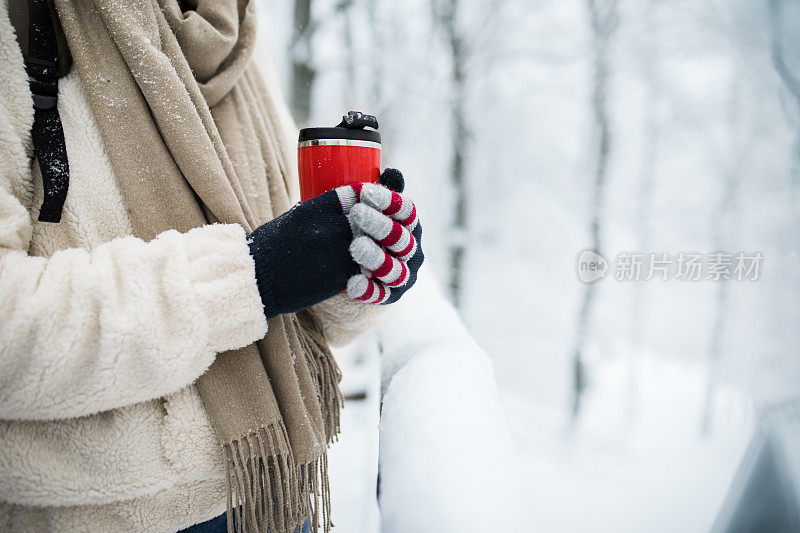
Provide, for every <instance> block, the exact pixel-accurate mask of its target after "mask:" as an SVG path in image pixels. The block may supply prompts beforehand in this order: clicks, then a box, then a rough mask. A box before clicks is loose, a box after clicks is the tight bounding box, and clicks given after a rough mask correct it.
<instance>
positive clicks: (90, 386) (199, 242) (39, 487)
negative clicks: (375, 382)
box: [0, 2, 376, 531]
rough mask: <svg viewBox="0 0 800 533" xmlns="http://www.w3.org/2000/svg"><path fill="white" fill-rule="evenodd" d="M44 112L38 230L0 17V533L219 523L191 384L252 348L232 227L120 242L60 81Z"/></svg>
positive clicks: (366, 320)
mask: <svg viewBox="0 0 800 533" xmlns="http://www.w3.org/2000/svg"><path fill="white" fill-rule="evenodd" d="M272 80H273V83H274V78H273V79H272ZM58 105H59V113H60V115H61V119H62V123H63V127H64V135H65V139H66V144H67V152H68V158H69V165H70V188H69V194H68V196H67V200H66V203H65V205H64V211H63V216H62V219H61V222H60V223H58V224H51V223H43V222H38V221H36V216H37V214H38V209H39V206H40V205H41V201H42V182H41V173H40V172H39V169H38V167H37V165H36V164H34V165H33V166H31V161H32V145H31V139H30V130H31V126H32V121H33V107H32V100H31V97H30V92H29V91H28V83H27V77H26V75H25V71H24V66H23V62H22V56H21V53H20V51H19V49H18V47H17V44H16V41H15V38H14V34H13V29H12V28H11V25H10V22H9V19H8V13H7V4H6V3H5V2H0V301H2V302H3V305H2V306H0V531H177V530H179V529H181V528H183V527H186V526H188V525H191V524H194V523H197V522H202V521H204V520H207V519H209V518H211V517H213V516H216V515H218V514H220V513H222V512H223V511H224V509H225V506H226V502H225V497H226V490H225V479H224V474H225V469H224V467H223V463H222V457H221V453H220V446H219V443H218V441H217V440H216V437H215V435H214V432H213V431H212V429H211V425H210V422H209V420H208V416H207V413H206V412H205V410H204V408H203V405H202V402H201V401H200V397H199V394H198V392H197V389H196V387H195V385H194V382H195V381H196V379H197V378H198V377H199V376H200V375H201V374H202V373H203V372H204V371H205V370H206V369H207V368H208V366H209V365H210V364H211V363H212V362H213V360H214V358H215V355H216V353H218V352H220V351H225V350H231V349H235V348H238V347H240V346H244V345H247V344H249V343H252V342H254V341H255V340H257V339H260V338H261V337H263V336H264V334H265V333H266V329H267V324H266V320H265V318H264V315H263V311H262V303H261V299H260V296H259V292H258V288H257V285H256V281H255V269H254V263H253V260H252V258H251V256H250V253H249V248H248V245H247V242H246V238H245V234H244V231H243V230H242V229H241V227H239V226H238V225H223V224H216V225H208V226H204V227H201V228H197V229H194V230H191V231H188V232H186V233H178V232H176V231H167V232H165V233H163V234H161V235H159V236H158V237H157V238H156V239H154V240H152V241H150V242H144V241H142V240H140V239H137V238H135V237H133V236H131V234H132V233H133V226H132V223H131V220H130V217H129V215H128V213H127V211H126V209H125V207H124V205H123V203H122V198H121V195H120V192H119V189H118V187H117V185H116V181H115V178H114V175H113V172H112V170H111V165H110V163H109V159H108V156H107V155H106V152H105V151H104V147H103V144H102V141H101V139H100V134H99V132H98V130H97V126H96V124H95V122H94V119H93V117H92V114H91V111H90V109H89V107H88V105H87V102H86V98H85V95H84V93H83V90H82V88H81V85H80V82H79V80H78V76H77V72H76V71H74V69H73V71H72V72H70V73H69V74H68V75H67V76H66V77H65V78H63V79H61V80H60V82H59V103H58ZM286 116H288V114H287V115H286ZM289 129H290V127H289V128H287V130H289ZM287 142H292V141H291V140H289V141H287ZM131 148H132V149H135V141H134V142H133V143H132V146H131ZM318 316H319V317H320V319H321V321H322V323H323V329H324V331H325V333H326V335H327V336H328V337H329V340H330V341H331V342H332V343H345V342H347V341H349V340H350V339H351V338H352V337H353V336H354V335H356V334H357V333H358V332H360V331H361V330H363V329H365V328H366V327H367V326H368V325H369V324H370V323H372V322H373V321H374V319H375V317H376V315H375V314H374V308H372V307H370V306H365V305H363V304H360V303H358V302H353V301H351V300H350V301H348V299H347V298H342V297H337V298H333V299H331V300H329V301H327V302H324V303H323V304H321V305H320V306H319V312H318Z"/></svg>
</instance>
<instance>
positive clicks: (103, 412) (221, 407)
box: [0, 0, 423, 532]
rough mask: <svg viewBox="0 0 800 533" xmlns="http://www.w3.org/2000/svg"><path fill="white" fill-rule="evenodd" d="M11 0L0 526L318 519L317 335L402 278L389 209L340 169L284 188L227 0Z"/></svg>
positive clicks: (272, 88) (286, 123) (280, 159)
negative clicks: (324, 180)
mask: <svg viewBox="0 0 800 533" xmlns="http://www.w3.org/2000/svg"><path fill="white" fill-rule="evenodd" d="M15 4H17V2H13V1H12V2H11V14H12V18H15V19H22V20H23V22H24V21H25V20H29V21H30V29H29V35H30V37H31V38H30V39H29V40H26V39H25V33H26V32H25V31H24V30H20V31H19V32H18V35H17V36H18V37H21V38H20V39H17V38H15V31H14V28H15V27H16V28H17V29H18V30H19V28H20V24H19V23H18V21H17V23H15V24H14V25H12V23H11V19H10V18H9V12H8V11H7V7H6V3H5V2H3V3H2V4H0V80H2V81H0V161H2V166H0V301H2V307H0V530H2V531H62V530H63V531H173V532H174V531H179V530H181V529H184V528H187V527H190V526H193V525H196V524H200V525H199V526H197V527H198V528H200V529H198V530H202V531H210V530H214V528H219V527H223V528H226V529H228V530H234V529H238V528H242V529H244V530H247V531H266V530H267V529H269V530H270V531H274V532H283V531H294V530H296V529H297V528H299V527H300V526H301V524H303V523H304V522H305V523H306V524H307V525H306V526H305V527H309V526H310V528H311V529H314V530H316V529H317V528H320V527H321V528H322V529H324V530H325V531H327V530H328V529H329V528H330V501H329V490H328V480H327V459H326V449H327V446H328V444H329V443H330V441H331V439H332V438H333V437H334V436H335V435H336V433H337V431H338V415H339V407H340V405H341V395H340V393H339V390H338V381H339V377H340V376H339V371H338V368H337V367H336V363H335V361H334V360H333V357H332V356H331V354H330V351H329V349H328V343H329V342H330V343H345V342H348V341H349V340H350V339H352V338H353V337H354V336H355V335H357V334H358V333H360V332H362V331H364V330H365V329H366V328H367V327H368V326H369V325H370V324H371V323H373V322H374V321H375V319H376V316H377V310H378V309H379V306H377V305H370V304H385V303H391V302H394V301H396V300H397V299H398V298H399V297H400V296H401V295H402V294H403V292H404V291H405V290H407V289H408V288H409V287H410V286H411V285H412V284H413V282H414V280H415V279H416V273H417V269H418V268H419V266H420V264H421V262H422V259H423V255H422V251H421V248H420V237H421V227H420V225H419V223H418V221H417V219H416V210H415V209H414V206H413V203H411V202H410V200H408V199H407V198H403V197H402V196H401V195H400V194H399V192H395V191H392V190H389V189H387V188H385V187H383V186H380V185H372V184H364V185H363V186H362V185H357V186H353V187H350V186H348V187H344V188H339V189H337V190H334V191H330V192H328V193H325V194H323V195H321V196H318V197H316V198H313V199H311V200H309V201H306V202H303V203H300V204H297V205H295V206H294V207H291V206H292V205H293V204H295V203H296V202H297V196H298V194H297V189H298V187H297V178H296V176H295V173H294V169H295V168H296V167H295V163H294V162H293V159H292V157H293V152H294V142H293V141H294V136H295V134H294V127H293V125H292V123H291V119H290V118H289V116H288V113H287V111H286V108H285V106H284V105H283V103H282V101H281V98H280V96H279V95H278V91H277V88H276V87H277V84H276V82H275V80H274V78H272V77H269V76H267V77H264V76H263V73H262V72H261V68H262V67H263V63H262V62H261V61H255V60H253V50H254V44H255V15H254V12H253V9H254V8H253V5H252V3H251V2H246V1H244V0H239V1H234V0H224V1H220V0H217V1H213V0H208V1H203V0H201V1H194V2H182V3H180V4H179V3H178V2H177V0H158V1H156V0H149V1H145V2H141V1H135V0H94V1H93V2H89V1H86V2H75V1H74V0H56V1H55V3H54V6H53V5H50V6H49V8H50V9H54V11H55V12H56V13H57V16H54V17H53V18H52V19H49V14H50V12H49V11H48V4H47V2H46V0H33V1H32V2H30V5H29V7H30V12H28V13H26V14H25V13H23V14H22V15H21V14H20V12H19V11H18V10H16V8H15ZM23 4H24V3H23ZM184 4H186V5H184ZM23 11H24V10H23ZM26 15H27V18H26ZM48 20H52V21H55V22H56V24H55V25H52V24H51V25H48V24H45V22H46V21H48ZM23 26H24V24H23ZM62 28H63V36H62V35H61V33H60V31H61V30H62ZM54 30H55V31H56V33H52V32H53V31H54ZM54 35H55V36H57V37H58V38H57V39H56V38H54V37H53V36H54ZM56 44H58V46H56ZM56 52H58V53H57V54H56ZM23 54H24V55H25V57H26V59H27V61H23ZM56 56H57V57H58V62H57V61H56ZM70 61H71V63H72V66H71V68H67V66H68V65H69V62H70ZM56 63H58V64H56ZM26 65H27V69H28V71H27V74H26ZM58 67H60V70H61V74H62V75H63V77H62V78H61V79H59V80H57V81H56V77H57V70H58ZM28 75H30V77H31V79H30V80H29V78H28ZM29 81H30V85H29ZM56 88H57V96H55V92H56ZM56 98H57V102H58V103H57V106H56V105H55V99H56ZM34 107H35V112H34ZM62 132H63V134H62ZM34 152H35V156H36V157H34ZM382 183H385V184H387V185H390V186H392V187H393V188H394V189H397V190H398V191H401V190H402V177H401V176H400V175H399V173H397V172H396V171H393V172H389V171H387V172H385V173H384V175H383V176H382ZM290 207H291V209H290ZM345 290H346V291H347V292H346V294H340V293H342V292H343V291H345ZM359 300H360V301H359Z"/></svg>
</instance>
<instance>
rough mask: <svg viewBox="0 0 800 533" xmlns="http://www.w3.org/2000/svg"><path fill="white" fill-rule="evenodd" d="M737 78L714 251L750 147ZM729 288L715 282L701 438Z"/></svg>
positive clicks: (732, 221)
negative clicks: (746, 137)
mask: <svg viewBox="0 0 800 533" xmlns="http://www.w3.org/2000/svg"><path fill="white" fill-rule="evenodd" d="M740 79H741V74H740V73H739V72H735V73H734V75H733V78H732V80H731V95H730V102H729V104H728V108H729V111H728V117H729V123H728V130H729V132H730V139H731V142H730V147H729V149H728V150H726V151H725V152H724V153H726V155H727V156H728V162H727V164H726V165H725V169H724V170H723V173H722V194H721V197H720V202H719V205H718V207H717V209H716V212H715V213H714V219H713V221H712V223H713V224H714V247H715V248H716V251H724V250H726V247H727V246H728V245H729V243H730V242H731V241H732V239H731V238H730V234H731V233H733V232H734V231H735V227H736V221H737V220H738V218H739V217H738V216H737V213H736V207H737V201H736V198H737V197H738V195H739V188H740V185H741V178H742V170H741V167H742V165H743V164H744V160H745V159H746V157H747V150H748V148H747V147H748V145H749V144H750V143H749V139H745V138H743V136H742V132H743V128H742V126H741V123H740V122H741V118H740V115H741V95H740V92H741V88H740V87H741V84H740V83H739V80H740ZM729 289H730V288H729V286H728V281H726V280H720V281H719V282H718V287H717V301H716V309H715V312H714V325H713V329H712V331H711V341H710V344H709V350H708V359H709V360H708V378H707V381H706V395H705V401H704V403H703V417H702V420H701V423H700V431H701V432H702V433H703V434H704V435H706V434H708V433H709V432H710V431H711V426H712V424H713V415H714V396H715V393H716V389H717V385H718V383H719V375H720V373H721V368H722V360H723V352H724V349H725V334H726V332H727V326H728V318H729V300H730V294H729Z"/></svg>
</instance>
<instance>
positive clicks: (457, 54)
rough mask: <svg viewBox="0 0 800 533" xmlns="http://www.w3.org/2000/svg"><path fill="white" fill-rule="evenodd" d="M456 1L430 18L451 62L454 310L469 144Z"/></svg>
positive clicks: (444, 3) (438, 6)
mask: <svg viewBox="0 0 800 533" xmlns="http://www.w3.org/2000/svg"><path fill="white" fill-rule="evenodd" d="M458 9H459V0H441V1H437V2H434V17H435V20H436V22H437V24H438V25H439V26H440V27H441V28H442V31H443V32H444V34H445V38H446V42H447V46H448V51H449V52H450V59H451V90H452V93H453V94H452V98H451V101H450V120H451V127H452V133H451V135H452V141H451V142H452V155H451V158H450V178H451V181H452V184H453V188H454V195H455V199H454V200H455V201H454V206H453V221H452V225H451V228H452V232H451V239H452V240H451V244H450V254H449V261H450V265H449V266H450V281H449V285H450V295H451V297H452V299H453V304H454V305H455V306H456V307H459V306H460V305H461V300H462V289H463V286H462V285H463V275H464V256H465V253H466V237H467V184H466V150H467V142H468V140H469V133H468V126H467V110H466V91H467V79H466V62H467V52H466V47H465V44H464V39H463V37H462V35H461V32H460V30H459V28H458Z"/></svg>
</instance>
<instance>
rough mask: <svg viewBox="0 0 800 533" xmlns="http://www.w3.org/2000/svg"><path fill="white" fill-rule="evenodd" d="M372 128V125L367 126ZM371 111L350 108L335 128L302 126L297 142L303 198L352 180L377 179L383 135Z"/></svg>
mask: <svg viewBox="0 0 800 533" xmlns="http://www.w3.org/2000/svg"><path fill="white" fill-rule="evenodd" d="M365 128H373V129H365ZM377 129H378V121H377V119H376V118H375V117H374V116H372V115H364V114H363V113H359V112H357V111H350V112H349V113H348V114H347V116H345V117H343V120H342V122H341V123H340V124H339V125H338V126H335V127H333V128H303V129H301V130H300V137H299V139H298V144H297V164H298V167H299V173H300V199H301V200H303V201H305V200H308V199H309V198H313V197H315V196H317V195H319V194H322V193H324V192H326V191H329V190H331V189H335V188H336V187H340V186H342V185H347V184H348V183H353V182H359V181H362V182H373V183H377V182H378V178H379V177H380V173H381V170H380V169H381V135H380V133H378V132H377V131H376V130H377Z"/></svg>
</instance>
